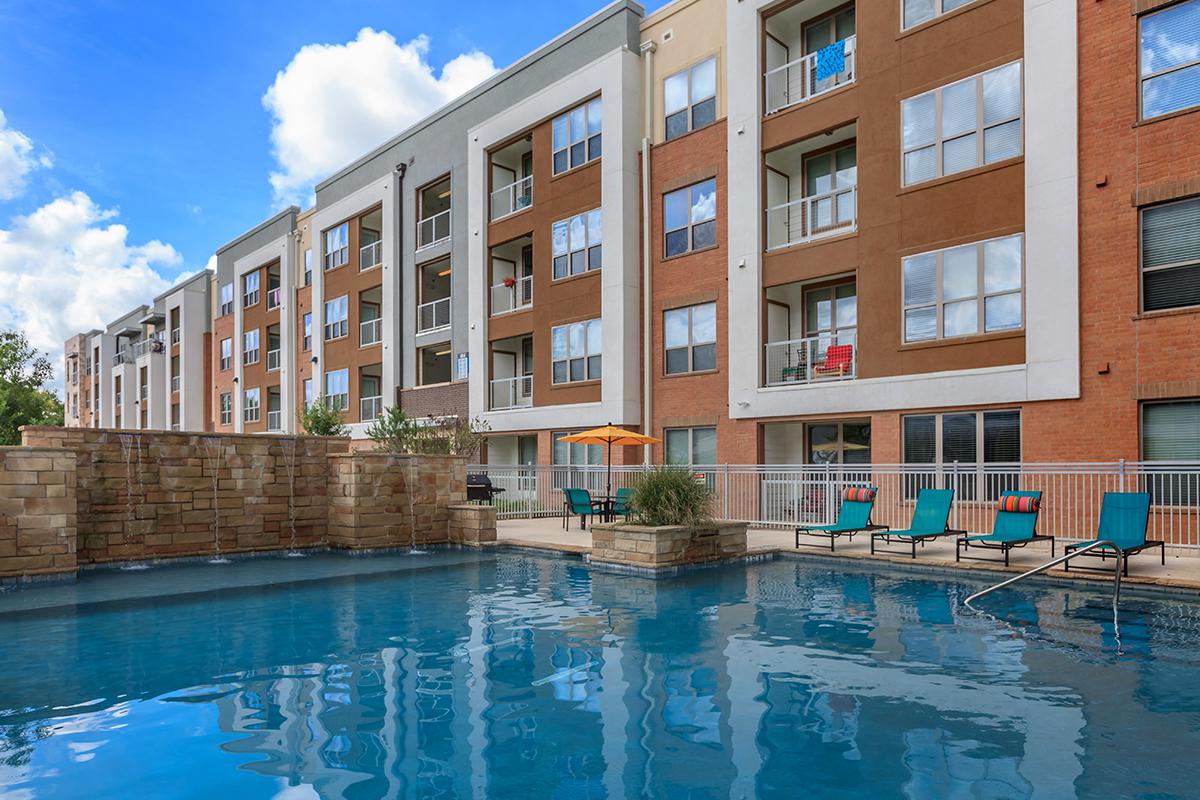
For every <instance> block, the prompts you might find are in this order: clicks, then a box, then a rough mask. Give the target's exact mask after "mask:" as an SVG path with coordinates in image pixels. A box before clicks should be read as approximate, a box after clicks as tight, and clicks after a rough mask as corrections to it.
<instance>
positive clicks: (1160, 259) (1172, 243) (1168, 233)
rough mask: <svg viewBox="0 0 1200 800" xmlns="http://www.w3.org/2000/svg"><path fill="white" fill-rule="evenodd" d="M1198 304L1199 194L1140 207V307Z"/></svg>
mask: <svg viewBox="0 0 1200 800" xmlns="http://www.w3.org/2000/svg"><path fill="white" fill-rule="evenodd" d="M1196 305H1200V197H1194V198H1192V199H1190V200H1181V201H1179V202H1176V203H1166V204H1165V205H1161V206H1151V207H1150V208H1145V209H1142V308H1143V309H1145V310H1146V311H1161V310H1163V309H1166V308H1181V307H1184V306H1196Z"/></svg>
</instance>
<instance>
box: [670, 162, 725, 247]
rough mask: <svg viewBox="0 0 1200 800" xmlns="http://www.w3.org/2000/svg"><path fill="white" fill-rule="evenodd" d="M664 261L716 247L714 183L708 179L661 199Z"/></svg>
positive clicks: (715, 188) (714, 181)
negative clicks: (690, 251)
mask: <svg viewBox="0 0 1200 800" xmlns="http://www.w3.org/2000/svg"><path fill="white" fill-rule="evenodd" d="M663 227H664V229H665V230H666V255H667V257H668V258H669V257H671V256H677V255H681V254H683V253H686V252H688V251H689V250H700V249H703V248H705V247H712V246H713V245H715V244H716V243H717V181H716V179H710V180H707V181H704V182H702V183H697V184H695V185H693V186H687V187H685V188H683V189H679V190H677V191H674V192H671V193H670V194H666V195H663Z"/></svg>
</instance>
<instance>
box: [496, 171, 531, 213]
mask: <svg viewBox="0 0 1200 800" xmlns="http://www.w3.org/2000/svg"><path fill="white" fill-rule="evenodd" d="M531 205H533V176H532V175H527V176H526V177H524V178H521V179H520V180H516V181H513V182H512V183H510V184H508V185H507V186H501V187H500V188H499V189H497V190H495V191H494V192H492V221H493V222H495V221H496V220H498V219H504V218H505V217H507V216H509V215H510V214H515V213H517V212H518V211H523V210H524V209H526V208H529V207H530V206H531Z"/></svg>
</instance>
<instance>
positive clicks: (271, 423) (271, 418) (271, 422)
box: [267, 411, 283, 433]
mask: <svg viewBox="0 0 1200 800" xmlns="http://www.w3.org/2000/svg"><path fill="white" fill-rule="evenodd" d="M282 430H283V412H282V411H268V412H267V433H279V432H280V431H282Z"/></svg>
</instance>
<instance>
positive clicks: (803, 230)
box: [767, 186, 858, 250]
mask: <svg viewBox="0 0 1200 800" xmlns="http://www.w3.org/2000/svg"><path fill="white" fill-rule="evenodd" d="M857 208H858V187H856V186H850V187H848V188H846V189H840V190H835V191H832V192H826V193H824V194H818V195H813V196H812V197H802V198H800V199H799V200H793V201H791V202H790V203H781V204H780V205H777V206H771V207H770V208H768V209H767V249H768V250H778V249H779V248H782V247H792V246H794V245H798V244H807V243H808V242H814V241H817V240H818V239H824V238H826V237H829V236H837V235H839V234H843V233H853V232H854V231H856V230H858V214H857Z"/></svg>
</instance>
